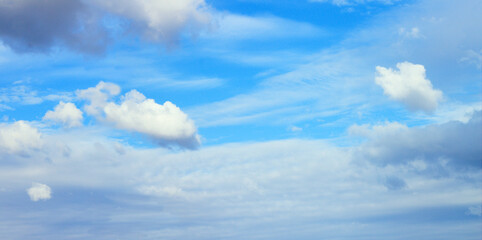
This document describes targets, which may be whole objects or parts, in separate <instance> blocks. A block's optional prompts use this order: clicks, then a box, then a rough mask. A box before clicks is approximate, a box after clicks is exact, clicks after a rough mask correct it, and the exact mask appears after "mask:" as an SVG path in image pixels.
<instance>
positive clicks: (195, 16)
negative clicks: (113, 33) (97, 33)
mask: <svg viewBox="0 0 482 240" xmlns="http://www.w3.org/2000/svg"><path fill="white" fill-rule="evenodd" d="M88 2H89V3H91V4H93V5H96V6H98V7H100V8H102V9H104V10H106V11H108V12H110V13H113V14H115V15H118V16H120V17H122V18H125V19H128V20H130V21H131V22H132V26H133V27H134V28H135V30H137V31H140V32H141V33H142V34H143V36H144V37H145V38H147V39H149V40H151V41H160V42H164V43H166V44H168V45H172V44H175V43H176V42H177V41H178V40H179V38H180V36H181V33H182V31H183V30H187V31H189V33H190V34H193V35H196V34H197V33H198V31H200V30H201V29H203V28H205V27H207V26H209V24H210V21H211V20H210V14H209V11H208V7H207V5H206V3H205V2H204V0H158V1H150V0H88Z"/></svg>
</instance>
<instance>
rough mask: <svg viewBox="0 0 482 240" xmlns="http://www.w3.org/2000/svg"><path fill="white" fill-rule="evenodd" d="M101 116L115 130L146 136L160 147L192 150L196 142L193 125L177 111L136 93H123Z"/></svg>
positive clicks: (107, 106)
mask: <svg viewBox="0 0 482 240" xmlns="http://www.w3.org/2000/svg"><path fill="white" fill-rule="evenodd" d="M104 113H105V120H106V121H107V122H110V123H112V124H113V125H114V126H115V127H116V128H119V129H125V130H129V131H135V132H139V133H143V134H146V135H148V136H150V137H152V138H153V139H155V140H156V141H157V142H158V143H159V144H161V145H170V144H173V143H175V144H177V145H180V146H183V147H187V148H196V147H197V146H198V145H199V143H200V139H199V136H198V135H197V129H196V126H195V125H194V122H193V121H192V120H191V119H189V118H188V116H187V115H186V114H185V113H184V112H182V111H181V109H179V108H178V107H177V106H176V105H174V104H172V103H171V102H169V101H166V102H165V103H164V104H163V105H159V104H157V103H156V102H155V101H154V100H153V99H146V97H145V96H144V95H142V94H141V93H139V92H138V91H136V90H132V91H130V92H128V93H126V94H125V96H123V100H122V102H121V103H120V104H116V103H113V102H110V103H108V104H107V105H106V106H105V107H104Z"/></svg>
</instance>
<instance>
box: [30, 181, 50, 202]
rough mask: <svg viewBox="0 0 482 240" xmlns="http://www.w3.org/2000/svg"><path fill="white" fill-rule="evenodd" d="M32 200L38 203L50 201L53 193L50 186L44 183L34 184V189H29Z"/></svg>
mask: <svg viewBox="0 0 482 240" xmlns="http://www.w3.org/2000/svg"><path fill="white" fill-rule="evenodd" d="M27 193H28V196H29V197H30V200H32V201H34V202H37V201H39V200H48V199H50V198H51V194H52V191H51V189H50V187H49V186H47V185H45V184H42V183H32V187H30V188H29V189H27Z"/></svg>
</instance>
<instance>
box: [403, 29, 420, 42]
mask: <svg viewBox="0 0 482 240" xmlns="http://www.w3.org/2000/svg"><path fill="white" fill-rule="evenodd" d="M398 34H399V35H400V36H402V37H405V38H414V39H416V38H421V37H422V35H421V34H420V29H418V27H413V28H411V29H405V28H403V27H402V28H399V29H398Z"/></svg>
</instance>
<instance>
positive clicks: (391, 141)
mask: <svg viewBox="0 0 482 240" xmlns="http://www.w3.org/2000/svg"><path fill="white" fill-rule="evenodd" d="M350 132H351V133H352V134H355V135H360V136H364V137H366V138H368V139H369V140H370V141H368V142H366V143H364V144H362V145H361V146H360V148H359V149H358V152H357V154H358V155H359V156H363V157H365V158H366V159H369V160H370V161H372V162H374V163H376V164H381V165H386V164H390V165H403V164H409V163H414V162H417V161H418V162H423V164H422V165H424V166H425V165H426V166H429V167H437V168H438V167H440V166H441V165H444V166H445V165H446V166H450V167H453V168H455V169H477V168H479V167H480V165H481V164H482V145H481V144H480V143H481V141H482V135H481V133H482V112H481V111H475V112H473V114H472V117H471V119H470V120H469V121H468V122H467V123H462V122H459V121H451V122H447V123H444V124H440V125H430V126H426V127H420V128H408V127H407V126H405V125H402V124H400V123H388V124H385V125H375V126H369V125H362V126H359V125H354V126H352V127H351V128H350ZM426 166H425V167H423V168H424V169H425V168H426ZM432 170H436V169H432Z"/></svg>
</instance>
